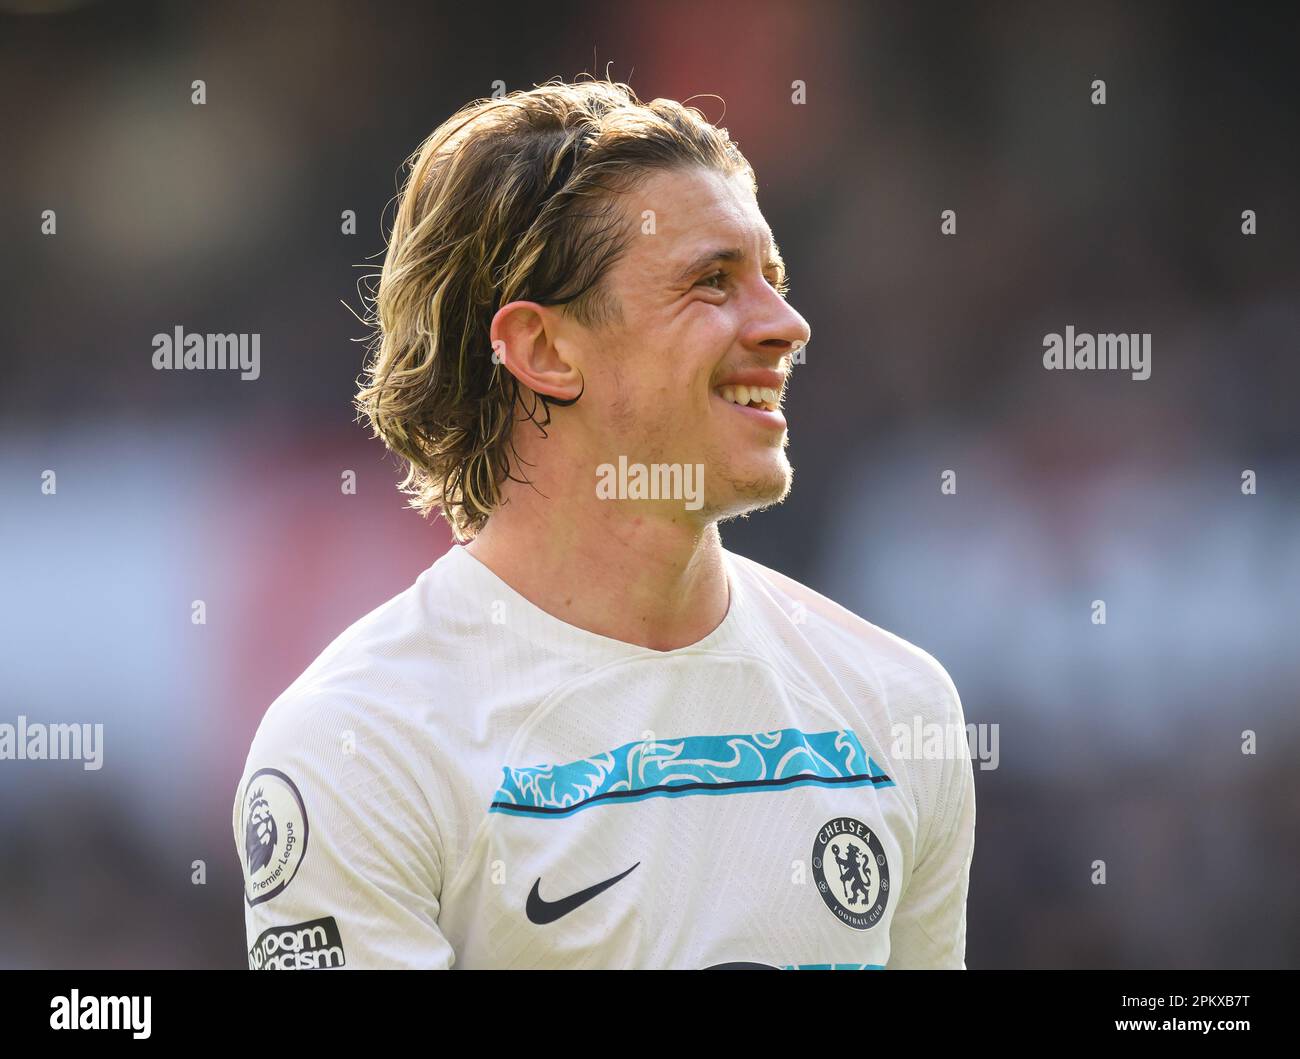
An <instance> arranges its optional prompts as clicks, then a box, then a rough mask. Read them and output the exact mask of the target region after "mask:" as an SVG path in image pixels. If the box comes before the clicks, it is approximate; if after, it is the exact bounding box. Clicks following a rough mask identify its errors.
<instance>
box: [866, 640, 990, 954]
mask: <svg viewBox="0 0 1300 1059" xmlns="http://www.w3.org/2000/svg"><path fill="white" fill-rule="evenodd" d="M935 665H936V667H937V668H938V664H937V663H935ZM940 672H941V673H942V672H943V671H942V669H940ZM942 682H943V684H944V686H945V687H944V692H943V695H942V698H943V699H944V700H945V703H946V705H947V709H946V711H943V710H941V711H939V712H940V714H943V713H946V718H945V720H946V723H947V724H949V725H952V726H954V727H952V728H951V729H949V730H950V731H953V732H960V733H961V736H962V737H961V738H957V739H953V740H952V742H951V744H950V745H951V746H952V748H953V751H954V752H953V753H952V754H951V755H945V756H944V757H943V759H942V760H941V761H939V762H926V764H928V765H937V766H938V768H937V775H938V781H937V783H936V784H935V785H934V789H935V795H936V796H935V798H934V800H933V801H932V802H929V803H927V804H923V805H922V807H921V809H922V812H923V813H924V814H925V815H927V816H928V817H929V819H922V820H921V821H920V823H919V827H918V833H919V834H920V835H921V836H922V838H923V839H924V841H923V843H922V845H921V850H920V853H919V855H918V858H917V863H916V867H915V868H914V869H913V871H912V874H911V878H910V879H909V880H908V883H907V886H906V889H905V891H904V893H903V896H902V898H901V900H900V902H899V906H898V909H897V910H896V911H895V913H894V918H893V923H892V926H891V928H890V954H889V961H888V964H887V966H888V967H889V968H890V969H932V970H933V969H946V970H965V969H966V897H967V890H968V888H969V883H970V866H971V859H972V857H973V855H974V852H975V773H974V767H973V765H972V762H971V756H970V748H969V745H968V744H967V742H966V739H965V718H964V715H963V712H962V707H961V700H960V698H958V696H957V690H956V688H955V687H953V685H952V681H951V680H950V679H948V676H947V674H946V673H943V681H942Z"/></svg>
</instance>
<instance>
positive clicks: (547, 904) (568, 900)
mask: <svg viewBox="0 0 1300 1059" xmlns="http://www.w3.org/2000/svg"><path fill="white" fill-rule="evenodd" d="M640 865H641V862H640V861H637V862H636V863H635V864H633V865H632V867H630V868H628V870H627V871H625V872H622V873H620V874H618V875H615V876H614V878H612V879H606V880H605V881H604V882H598V883H596V885H595V886H588V887H587V888H586V889H585V890H579V891H578V892H577V893H576V894H570V895H569V896H568V897H562V898H561V899H560V900H558V901H543V900H542V895H541V893H540V892H539V891H540V890H541V886H542V880H541V879H540V878H539V879H538V880H537V881H536V882H535V883H533V889H532V892H531V893H529V895H528V904H527V905H526V906H525V907H524V911H525V912H526V913H527V914H528V918H529V919H530V920H531V921H532V922H534V923H536V924H537V925H538V926H545V925H546V924H547V923H554V922H555V921H556V920H557V919H559V918H560V917H561V916H567V915H568V914H569V913H570V912H572V911H573V910H574V909H575V908H577V907H579V906H580V905H585V904H586V903H587V902H588V901H590V900H591V899H592V898H593V897H595V896H597V895H598V894H602V893H604V892H605V891H606V890H608V889H609V888H610V887H611V886H613V885H614V884H615V883H616V882H618V881H619V880H620V879H625V878H627V877H628V876H629V875H631V874H632V872H633V871H635V870H636V869H637V868H638V867H640Z"/></svg>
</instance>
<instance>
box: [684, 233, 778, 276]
mask: <svg viewBox="0 0 1300 1059" xmlns="http://www.w3.org/2000/svg"><path fill="white" fill-rule="evenodd" d="M768 247H769V249H768V260H767V262H766V265H768V266H771V267H773V268H775V269H776V271H777V272H778V273H779V275H780V277H781V278H784V277H785V262H784V261H783V260H782V259H781V251H780V250H778V249H777V246H776V243H775V241H773V242H771V243H769V244H768ZM744 260H745V251H744V250H742V249H741V248H740V247H738V246H731V247H715V248H713V249H710V250H706V251H704V253H702V254H700V255H699V256H698V257H696V258H695V259H694V260H692V261H691V263H690V264H689V265H687V266H686V268H684V269H682V271H681V272H680V273H679V274H678V276H677V282H678V283H685V282H686V280H688V279H690V278H691V277H692V276H694V275H697V274H698V273H700V272H703V271H704V270H705V269H706V268H708V267H709V266H710V265H714V264H717V263H719V262H726V263H728V264H739V263H741V262H742V261H744Z"/></svg>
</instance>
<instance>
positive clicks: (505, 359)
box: [490, 301, 582, 401]
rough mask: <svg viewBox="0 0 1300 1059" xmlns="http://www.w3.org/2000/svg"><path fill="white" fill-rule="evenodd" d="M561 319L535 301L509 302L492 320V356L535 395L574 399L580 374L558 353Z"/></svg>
mask: <svg viewBox="0 0 1300 1059" xmlns="http://www.w3.org/2000/svg"><path fill="white" fill-rule="evenodd" d="M559 333H560V316H559V312H558V310H556V309H553V308H551V307H549V306H545V305H539V304H538V303H537V302H523V301H519V302H509V303H508V304H506V305H503V306H501V308H500V309H498V310H497V313H496V315H495V316H494V317H492V327H491V329H490V335H491V339H492V352H493V356H494V357H495V358H496V359H497V360H499V361H500V362H501V364H502V365H504V366H505V369H506V371H508V372H510V374H511V375H513V376H514V377H515V378H516V379H518V380H519V381H520V382H521V383H523V384H524V385H525V386H527V387H528V388H529V389H530V390H532V391H533V392H534V393H536V394H541V395H542V396H545V397H553V398H555V399H556V400H566V401H567V400H570V399H573V398H576V397H577V396H578V394H579V393H580V392H581V390H582V373H581V372H580V371H579V370H578V367H577V365H576V364H571V363H570V362H569V361H568V360H567V359H566V358H565V356H564V355H563V354H561V352H560V350H559V347H558V344H557V339H558V336H559Z"/></svg>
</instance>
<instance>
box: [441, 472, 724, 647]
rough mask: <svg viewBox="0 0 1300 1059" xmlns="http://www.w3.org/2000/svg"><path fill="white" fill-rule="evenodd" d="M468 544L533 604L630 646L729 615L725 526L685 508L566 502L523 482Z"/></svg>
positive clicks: (700, 630)
mask: <svg viewBox="0 0 1300 1059" xmlns="http://www.w3.org/2000/svg"><path fill="white" fill-rule="evenodd" d="M579 508H581V510H579ZM557 511H563V512H565V513H566V514H565V518H564V519H563V521H558V520H557V519H556V518H555V517H554V514H555V512H557ZM573 515H577V516H579V517H571V516H573ZM466 547H467V549H468V551H469V552H470V554H471V555H473V556H474V558H475V559H477V560H479V561H480V562H481V563H483V564H484V565H485V566H487V567H488V569H490V570H491V571H492V572H493V573H495V574H496V575H497V576H498V577H500V578H501V579H502V580H503V581H505V582H506V583H507V584H508V585H510V587H511V588H513V589H514V590H515V591H516V592H518V593H519V594H520V595H521V596H523V597H524V598H525V599H527V600H528V601H529V602H530V603H532V604H533V605H534V606H537V607H539V608H541V609H542V610H544V611H546V612H547V613H549V614H551V615H552V616H554V617H556V618H559V619H560V620H561V621H564V622H567V623H568V624H570V625H575V626H577V627H578V628H580V629H586V630H587V631H588V632H593V633H597V634H599V635H601V636H608V637H610V638H611V639H615V640H621V641H623V642H624V643H631V644H637V645H639V646H641V647H647V648H650V649H652V650H655V651H671V650H674V649H676V648H678V647H686V646H689V645H690V644H693V643H697V642H698V641H700V640H702V639H704V637H706V636H708V635H709V633H711V632H712V631H713V630H714V629H716V628H717V627H718V626H719V625H720V624H721V623H722V620H723V618H725V617H726V615H727V607H728V604H729V598H728V587H727V575H726V568H725V566H724V565H723V556H722V541H721V538H720V537H719V535H718V528H717V524H716V523H713V522H710V523H708V524H706V525H704V526H700V525H698V524H695V523H693V522H691V521H690V520H689V519H688V518H684V517H683V513H682V511H681V509H680V507H678V508H677V509H676V510H675V511H673V510H672V509H671V508H669V507H667V506H666V505H664V506H659V505H656V506H653V507H652V506H649V505H645V504H641V503H637V502H624V501H599V500H596V499H595V498H591V500H590V501H589V502H587V503H583V504H581V505H565V504H563V503H557V502H556V500H554V499H552V500H550V501H547V500H545V499H541V498H539V497H537V496H536V495H535V494H532V493H531V490H528V489H527V487H524V489H522V490H521V489H518V488H515V489H512V490H511V502H509V503H507V504H505V505H504V506H503V507H501V508H498V509H497V510H496V511H495V512H493V514H492V516H491V518H489V520H488V522H487V525H486V526H484V528H483V529H482V530H481V531H480V532H479V533H478V535H477V536H476V537H475V538H474V539H473V540H472V541H471V542H470V543H469V544H468V545H467V546H466Z"/></svg>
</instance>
